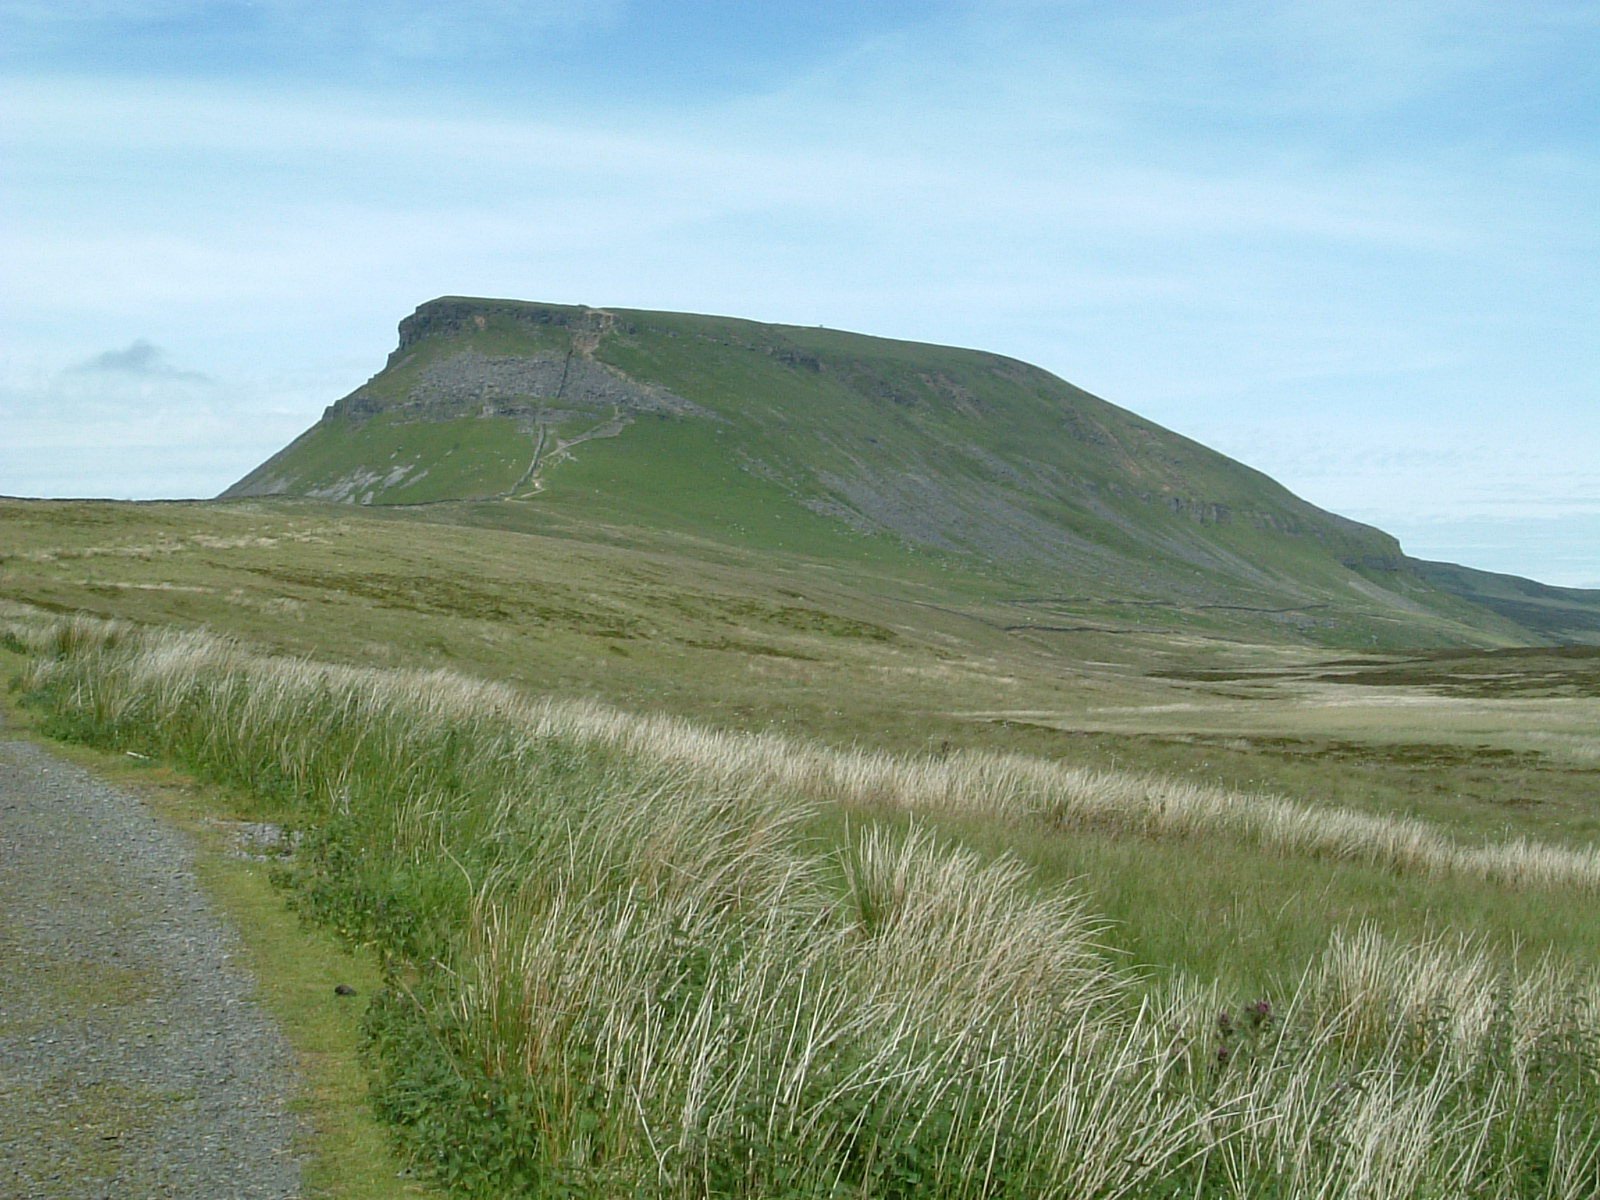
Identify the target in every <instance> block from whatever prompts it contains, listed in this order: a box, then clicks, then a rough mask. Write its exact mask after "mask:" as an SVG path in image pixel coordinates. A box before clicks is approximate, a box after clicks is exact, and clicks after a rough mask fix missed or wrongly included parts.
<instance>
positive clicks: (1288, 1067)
mask: <svg viewBox="0 0 1600 1200" xmlns="http://www.w3.org/2000/svg"><path fill="white" fill-rule="evenodd" d="M854 338H855V335H846V334H839V333H836V332H835V331H822V330H818V331H802V330H795V329H778V328H775V327H769V326H755V325H753V324H751V323H747V322H728V321H726V320H724V319H718V318H699V317H688V316H683V315H681V314H641V313H628V312H611V311H608V310H589V309H570V308H561V307H560V306H527V305H514V304H510V303H509V302H483V301H465V300H461V299H459V298H452V299H449V300H447V301H440V302H434V303H433V304H432V305H425V306H424V307H423V309H420V310H419V312H418V315H417V316H416V317H413V318H412V319H411V321H410V324H409V325H408V326H405V325H403V326H402V339H401V347H400V349H399V350H397V351H396V353H395V355H394V356H392V357H391V361H390V364H389V366H388V367H386V368H385V370H384V371H381V372H380V373H379V374H378V375H377V376H375V377H374V380H373V381H372V382H371V383H369V384H368V385H365V386H364V387H363V388H362V389H358V390H357V392H356V393H354V394H353V395H352V397H347V398H346V399H345V400H343V401H340V402H339V404H337V405H335V406H334V407H333V408H332V409H330V411H329V414H328V415H327V416H326V417H325V418H324V419H323V421H322V422H319V423H318V425H317V426H316V427H314V428H313V429H312V430H310V431H308V433H307V434H306V435H305V436H304V437H303V438H301V439H299V440H298V441H297V442H296V443H294V444H293V445H291V446H290V447H288V448H286V450H285V451H284V452H283V453H282V454H281V455H279V456H276V457H275V458H274V459H272V460H269V462H268V463H266V464H264V465H263V466H262V467H261V468H259V469H258V470H257V471H256V472H252V473H251V475H249V476H247V477H246V478H245V479H244V480H242V481H241V483H240V484H239V485H236V486H235V487H234V488H233V489H230V491H229V493H227V494H226V495H225V496H224V497H223V498H220V499H218V500H216V501H206V502H187V503H139V504H128V503H111V502H91V501H24V500H15V501H0V554H3V556H4V557H3V560H0V597H3V604H4V608H3V610H0V621H3V622H4V624H5V633H4V638H3V640H4V648H3V649H0V654H3V655H4V660H3V661H4V665H6V666H7V667H8V668H10V669H11V671H12V672H13V673H15V674H16V675H17V677H18V679H19V685H18V686H19V689H20V693H21V694H22V695H23V696H24V697H25V698H26V703H27V705H28V706H29V709H28V711H29V712H30V713H32V714H33V717H32V719H34V720H35V721H36V722H37V723H38V724H39V727H40V728H41V729H42V730H43V731H45V732H46V733H48V734H50V735H51V736H54V737H56V738H59V739H64V740H67V741H73V742H77V743H81V744H90V745H95V746H100V747H105V748H110V749H113V750H116V751H118V752H123V753H125V752H132V753H134V754H136V755H140V756H145V757H144V758H142V759H140V761H150V762H152V763H171V764H176V765H178V766H180V767H181V768H182V769H184V770H186V771H188V772H191V773H193V774H195V775H196V776H198V777H201V778H203V779H206V780H208V781H210V782H211V783H212V784H215V785H217V786H218V787H219V788H220V790H219V791H217V792H215V793H212V796H213V799H212V801H211V802H212V803H214V804H215V805H216V806H218V813H217V815H218V816H225V817H228V818H231V819H238V820H250V821H254V822H267V823H270V824H273V825H277V826H282V827H284V828H285V829H287V830H289V831H291V832H292V833H293V835H294V839H295V840H293V841H292V842H291V843H289V844H292V845H293V846H294V847H295V848H294V850H293V853H292V854H287V855H284V856H283V857H282V859H281V861H279V862H278V863H277V864H276V865H275V867H274V868H273V870H274V873H275V878H276V879H277V880H278V882H279V884H280V886H281V887H282V888H283V892H284V895H285V896H286V897H287V898H288V899H289V900H290V901H291V902H292V903H293V904H294V906H295V907H296V908H297V910H298V911H300V912H301V913H302V914H303V915H305V916H306V917H307V918H308V919H309V920H312V921H315V922H319V923H321V924H322V925H323V926H325V927H327V928H332V929H335V930H337V931H338V932H339V933H340V935H341V936H342V937H344V938H346V939H347V940H348V941H349V942H350V943H351V944H352V945H356V946H359V947H362V948H363V953H365V954H368V955H370V956H371V958H372V960H373V961H374V962H375V963H376V964H377V965H378V967H379V969H380V970H381V973H382V978H383V979H384V981H385V983H384V986H383V988H382V989H381V990H380V991H379V994H378V995H377V996H376V997H375V998H374V999H373V1001H372V1003H371V1005H370V1008H369V1009H368V1015H367V1031H368V1034H367V1036H368V1041H367V1049H366V1057H365V1062H366V1064H367V1068H368V1070H369V1072H370V1074H371V1078H372V1081H373V1084H372V1086H373V1094H374V1097H375V1101H376V1104H377V1108H378V1111H379V1112H380V1113H381V1114H382V1116H383V1118H384V1119H385V1121H386V1122H387V1125H388V1128H389V1129H390V1132H391V1134H392V1136H393V1137H394V1139H395V1140H396V1143H397V1144H398V1145H399V1146H400V1147H401V1148H402V1150H403V1152H404V1153H405V1154H406V1155H407V1156H409V1159H410V1160H411V1161H412V1162H413V1163H415V1164H416V1166H417V1168H418V1169H419V1170H420V1171H421V1172H422V1173H424V1174H425V1175H427V1176H428V1177H430V1178H431V1179H433V1180H434V1181H435V1182H436V1183H437V1184H438V1185H439V1186H440V1187H442V1188H446V1189H454V1190H456V1191H458V1192H460V1193H461V1194H469V1195H550V1196H556V1195H659V1196H751V1197H754V1196H795V1197H811V1196H830V1197H833V1196H883V1197H891V1196H905V1197H911V1196H952V1197H954V1196H963V1197H965V1196H1030V1197H1031V1196H1046V1195H1059V1196H1063V1197H1068V1196H1070V1197H1087V1196H1107V1197H1109V1196H1129V1197H1168V1196H1171V1197H1177V1196H1201V1197H1223V1196H1227V1197H1262V1198H1266V1197H1313V1196H1316V1197H1322V1196H1325V1197H1346V1196H1348V1197H1355V1196H1370V1197H1374V1198H1377V1197H1400V1196H1407V1197H1410V1196H1415V1197H1424V1196H1481V1197H1484V1198H1488V1197H1503V1196H1518V1197H1524V1196H1525V1197H1535V1196H1537V1197H1572V1198H1577V1197H1587V1196H1592V1195H1594V1194H1596V1192H1597V1190H1600V1116H1597V1114H1600V1023H1597V1016H1596V1014H1597V1012H1600V977H1597V975H1596V971H1595V966H1594V964H1595V962H1596V956H1597V950H1600V852H1597V850H1596V845H1595V843H1596V836H1597V832H1600V805H1597V802H1596V786H1595V785H1596V781H1597V780H1600V732H1597V731H1600V723H1597V717H1600V647H1597V646H1595V645H1594V644H1592V643H1593V642H1594V641H1595V640H1596V637H1597V634H1596V629H1597V627H1600V621H1597V619H1596V618H1597V614H1600V603H1597V600H1600V597H1596V596H1595V595H1594V594H1593V593H1583V592H1577V591H1573V590H1570V589H1554V588H1545V587H1543V586H1542V585H1537V584H1532V583H1530V582H1528V581H1522V580H1514V579H1510V578H1508V577H1503V576H1491V575H1489V574H1487V573H1483V572H1473V571H1470V570H1466V569H1464V568H1454V567H1451V566H1450V565H1448V564H1427V563H1419V562H1417V561H1416V560H1413V559H1409V558H1407V557H1406V556H1405V555H1404V554H1403V552H1402V551H1401V550H1400V548H1399V547H1398V546H1397V545H1395V544H1394V543H1393V540H1392V539H1390V538H1388V537H1387V535H1384V534H1382V533H1381V532H1380V531H1377V530H1371V529H1369V528H1367V527H1364V526H1357V525H1355V524H1354V523H1353V522H1347V521H1344V520H1343V519H1342V518H1337V517H1334V516H1332V515H1331V514H1325V513H1321V512H1320V510H1316V509H1314V508H1312V506H1310V505H1307V504H1305V503H1304V502H1303V501H1300V500H1298V499H1297V498H1295V497H1293V496H1292V495H1290V494H1289V493H1287V492H1286V491H1283V489H1281V488H1279V487H1278V486H1277V485H1276V484H1273V483H1272V482H1271V481H1270V480H1266V479H1265V477H1264V476H1260V475H1259V474H1257V473H1255V472H1251V471H1249V470H1248V468H1244V467H1242V466H1240V465H1239V464H1234V463H1231V462H1230V461H1229V460H1226V459H1224V458H1222V457H1221V456H1220V455H1215V454H1213V453H1212V452H1210V451H1207V450H1205V449H1204V448H1203V447H1198V446H1196V445H1195V444H1194V443H1189V442H1185V441H1184V440H1183V439H1178V438H1176V435H1171V434H1168V433H1167V432H1166V431H1164V430H1160V429H1159V427H1155V426H1152V425H1150V424H1149V423H1147V422H1143V421H1141V420H1139V419H1138V418H1135V417H1133V416H1132V414H1127V413H1124V412H1123V411H1122V410H1120V409H1115V408H1114V407H1113V406H1110V405H1105V404H1104V402H1102V401H1098V400H1095V399H1094V398H1093V397H1087V396H1086V395H1084V394H1082V393H1078V392H1077V391H1076V389H1070V388H1069V387H1068V385H1064V384H1060V383H1059V381H1055V382H1051V379H1050V377H1048V376H1045V375H1044V373H1042V372H1037V371H1036V369H1033V368H1026V367H1025V366H1024V365H1022V364H1015V363H1013V362H1011V361H1010V360H1003V359H998V358H997V357H996V356H987V355H978V354H976V353H975V352H971V351H955V350H949V349H947V348H938V347H934V348H929V347H920V348H918V347H912V346H910V345H909V344H907V343H883V342H881V340H879V339H856V340H852V339H854ZM1058 385H1059V386H1058ZM1041 464H1043V465H1041ZM224 810H225V811H224Z"/></svg>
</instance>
